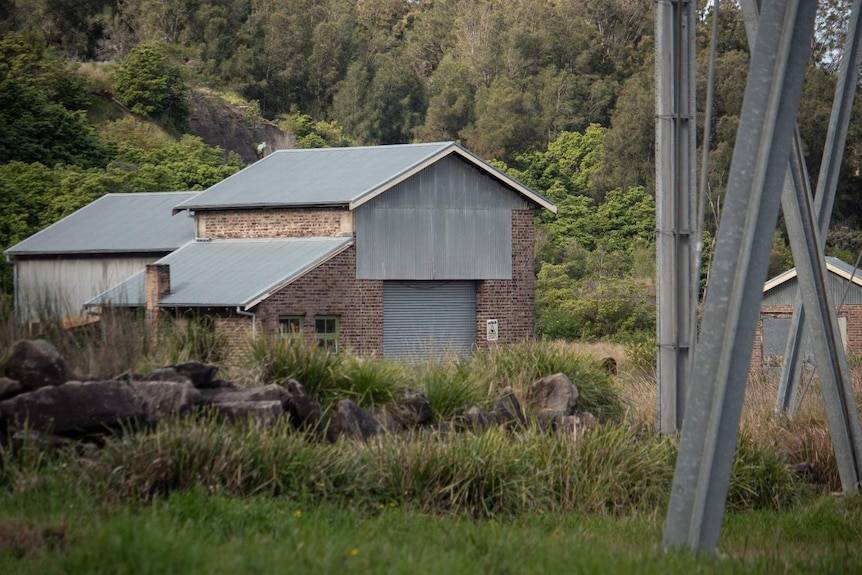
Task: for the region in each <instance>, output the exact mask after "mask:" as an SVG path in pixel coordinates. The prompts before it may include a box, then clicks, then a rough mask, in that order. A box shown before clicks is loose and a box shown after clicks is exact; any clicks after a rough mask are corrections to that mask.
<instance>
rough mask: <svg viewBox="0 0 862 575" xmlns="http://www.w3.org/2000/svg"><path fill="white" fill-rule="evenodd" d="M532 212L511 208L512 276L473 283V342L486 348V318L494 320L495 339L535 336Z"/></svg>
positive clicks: (503, 339) (516, 340)
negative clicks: (496, 328) (497, 330)
mask: <svg viewBox="0 0 862 575" xmlns="http://www.w3.org/2000/svg"><path fill="white" fill-rule="evenodd" d="M534 218H535V213H534V211H533V210H532V209H522V210H513V211H512V279H511V280H485V281H480V282H477V287H476V345H477V347H479V348H480V349H484V348H487V347H488V345H489V343H488V341H487V329H486V326H487V321H488V320H489V319H496V320H497V322H498V329H499V332H498V340H497V343H515V342H519V341H524V340H529V339H532V338H533V337H534V336H535V319H534V308H535V291H534V290H535V286H536V276H535V273H534V271H533V245H534V243H535V239H536V234H535V231H536V229H535V223H534Z"/></svg>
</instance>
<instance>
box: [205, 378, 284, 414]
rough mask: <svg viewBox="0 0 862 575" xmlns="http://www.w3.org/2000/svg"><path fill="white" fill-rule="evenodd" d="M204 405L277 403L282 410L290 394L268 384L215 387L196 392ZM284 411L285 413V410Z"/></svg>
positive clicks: (274, 385) (277, 386)
mask: <svg viewBox="0 0 862 575" xmlns="http://www.w3.org/2000/svg"><path fill="white" fill-rule="evenodd" d="M198 393H200V394H201V397H202V398H203V402H204V403H206V404H215V403H232V402H244V401H246V402H247V401H278V402H279V403H281V404H282V407H283V408H286V407H287V404H288V402H289V401H290V398H291V395H290V392H289V391H287V390H286V389H285V388H283V387H281V386H280V385H276V384H274V383H270V384H269V385H264V386H260V387H235V388H230V387H215V388H203V389H200V390H199V391H198ZM285 411H287V410H286V409H285Z"/></svg>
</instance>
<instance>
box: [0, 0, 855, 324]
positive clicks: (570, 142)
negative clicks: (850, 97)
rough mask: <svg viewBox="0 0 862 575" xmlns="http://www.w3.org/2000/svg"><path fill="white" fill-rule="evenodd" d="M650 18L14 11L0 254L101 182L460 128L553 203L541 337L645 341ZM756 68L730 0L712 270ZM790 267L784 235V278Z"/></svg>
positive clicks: (533, 3)
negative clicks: (750, 67)
mask: <svg viewBox="0 0 862 575" xmlns="http://www.w3.org/2000/svg"><path fill="white" fill-rule="evenodd" d="M701 4H703V5H705V4H706V3H705V2H702V3H701ZM822 4H824V6H825V7H824V9H823V10H822V13H821V14H820V18H819V20H818V33H817V35H816V41H815V45H814V50H813V51H812V59H811V65H810V69H809V74H808V80H807V82H806V85H805V89H804V95H803V102H802V107H801V111H800V130H801V133H802V137H803V139H804V141H805V143H806V153H807V156H806V160H807V164H808V166H807V167H808V170H809V173H810V175H811V177H812V179H813V180H816V178H817V174H818V170H819V163H820V156H821V150H822V145H823V141H824V138H825V133H826V128H827V124H828V118H829V109H830V106H831V101H832V92H833V89H834V85H835V76H836V66H837V61H836V59H835V58H834V54H835V53H836V52H835V50H836V48H839V47H840V44H841V41H842V38H841V35H840V33H835V31H836V30H840V29H841V26H842V17H843V16H844V15H845V14H846V12H847V5H848V2H846V0H835V1H833V2H827V3H822ZM827 8H828V9H827ZM702 10H703V14H702V15H703V16H704V17H703V18H701V19H699V20H698V26H699V30H698V77H699V83H698V94H699V95H700V96H701V97H702V95H703V94H705V86H704V81H703V78H704V77H705V75H706V63H707V59H708V58H707V57H708V53H707V50H708V44H709V42H708V28H709V24H710V19H709V18H708V17H707V16H708V15H709V9H708V8H707V7H705V6H704V7H702ZM652 18H653V11H652V4H651V3H649V2H643V1H641V0H555V1H553V2H548V1H547V0H518V1H505V2H504V1H499V0H363V1H362V2H357V1H355V0H211V1H204V0H195V1H191V2H185V1H182V2H181V1H179V0H124V1H123V2H114V1H108V0H87V1H82V2H50V1H48V0H28V1H26V2H25V1H13V2H6V3H3V4H0V34H2V37H0V247H3V248H6V247H9V246H11V245H13V244H14V243H16V242H18V241H20V240H22V239H24V238H25V237H27V236H28V235H30V234H32V233H34V232H35V231H38V230H39V229H41V228H43V227H45V226H46V225H48V224H50V223H52V222H53V221H56V220H57V219H58V218H60V217H62V216H64V215H66V214H68V213H70V212H71V211H74V210H75V209H77V208H79V207H81V206H83V205H85V204H87V203H88V202H90V201H92V200H93V199H95V198H97V197H99V196H100V195H102V194H104V193H108V192H138V191H156V190H197V189H204V188H206V187H208V186H210V185H212V184H214V183H215V182H217V181H219V180H220V179H222V178H224V177H226V176H227V175H230V174H231V173H234V172H235V171H237V170H239V169H240V168H241V167H242V166H243V165H245V164H248V163H250V162H252V161H254V160H256V159H257V157H258V154H257V150H258V147H259V146H260V145H261V144H262V143H264V142H265V143H266V147H265V148H262V149H263V153H267V152H269V151H272V150H275V149H279V148H286V147H320V146H345V145H357V144H389V143H399V142H414V141H439V140H456V141H459V142H461V143H462V144H463V145H465V146H466V147H467V148H469V149H471V150H472V151H474V152H476V153H477V154H479V155H480V156H482V157H483V158H485V159H487V160H490V161H493V162H494V163H495V165H497V166H498V167H500V168H501V169H504V170H506V171H508V172H510V173H511V174H513V175H514V176H516V177H518V178H519V179H521V180H523V181H524V182H525V183H526V184H528V185H529V186H531V187H533V188H534V189H536V190H537V191H539V192H540V193H542V194H545V195H546V196H548V197H549V198H550V199H551V200H553V201H554V202H555V203H556V204H557V206H558V207H559V214H558V215H557V216H556V217H552V216H551V215H550V214H541V215H540V221H539V228H540V230H539V232H540V233H539V242H538V246H537V263H536V272H537V274H538V283H537V301H536V303H537V327H538V329H539V331H540V332H541V333H543V334H545V335H548V336H552V337H564V338H582V337H586V338H604V337H611V338H617V339H619V338H623V339H631V338H635V339H637V338H638V337H642V334H649V333H651V332H652V331H653V325H654V319H653V316H654V293H653V292H654V287H653V275H654V270H653V266H652V263H651V262H652V261H653V259H654V249H655V248H654V243H655V241H654V235H655V232H654V228H655V216H654V212H655V208H654V186H655V183H654V96H653V94H654V88H653V68H654V56H653V50H654V48H653V38H652V35H653V21H652ZM747 61H748V47H747V43H746V41H745V33H744V28H743V25H742V20H741V15H740V13H739V10H738V8H737V7H736V6H734V5H733V3H728V5H727V6H723V10H722V16H721V26H720V38H719V54H718V61H717V72H716V74H717V81H716V100H715V118H714V119H713V130H712V133H713V136H712V141H710V142H708V145H709V148H710V150H711V158H710V164H709V174H708V176H709V184H710V185H709V193H708V197H707V206H706V215H707V222H706V232H705V243H706V246H707V250H706V256H707V257H705V262H706V264H708V262H709V251H710V250H709V248H710V241H711V238H712V237H714V232H715V228H716V225H717V221H718V219H719V218H720V214H721V208H722V203H723V192H724V186H725V184H726V181H727V175H728V171H729V166H730V157H731V153H732V148H733V139H734V137H735V132H736V126H737V123H738V115H739V110H740V107H741V101H742V94H743V89H744V85H745V79H746V74H747ZM701 108H702V106H701ZM859 112H860V110H859V107H858V106H857V108H856V109H855V110H854V115H853V120H852V122H851V129H850V134H849V137H848V143H847V151H846V153H845V156H844V166H843V170H842V177H841V181H840V183H839V195H838V201H837V204H836V213H835V216H834V221H835V222H836V225H835V229H834V231H833V232H832V233H831V234H830V237H829V252H830V253H831V254H833V255H838V256H840V257H843V258H844V259H845V260H849V261H853V260H855V256H856V254H857V253H858V252H859V251H860V249H862V235H860V234H859V233H857V229H858V227H859V224H860V216H862V205H860V203H859V200H858V194H857V193H855V191H856V190H857V189H858V186H859V174H860V173H862V115H860V113H859ZM700 120H702V119H700ZM700 123H702V122H700ZM2 265H3V266H4V267H3V268H2V270H3V273H2V274H0V288H2V291H3V292H5V293H8V292H9V291H10V290H11V281H10V276H9V268H8V265H6V264H2ZM790 265H792V261H791V258H790V254H789V250H788V249H787V247H786V239H785V238H784V236H783V233H782V232H781V231H779V232H778V233H777V234H776V238H775V245H774V250H773V258H772V262H771V269H770V273H778V272H780V271H783V270H784V269H786V268H787V267H789V266H790ZM704 277H705V274H704ZM560 311H563V312H564V313H559V312H560Z"/></svg>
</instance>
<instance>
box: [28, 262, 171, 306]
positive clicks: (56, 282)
mask: <svg viewBox="0 0 862 575" xmlns="http://www.w3.org/2000/svg"><path fill="white" fill-rule="evenodd" d="M156 259H157V258H156V257H154V256H149V257H130V258H86V259H71V258H63V259H38V260H31V259H26V258H22V259H19V260H17V261H16V263H15V269H16V273H17V275H18V290H17V293H16V304H17V306H18V310H19V314H21V315H20V317H21V318H22V319H24V320H25V321H35V320H36V319H38V316H39V313H40V312H42V313H45V312H53V313H59V314H60V315H61V316H63V317H68V316H74V315H78V314H80V313H81V312H82V308H83V306H84V304H85V303H86V302H87V301H89V300H90V299H92V298H94V297H96V296H97V295H98V294H100V293H102V292H103V291H105V290H107V289H109V288H111V287H113V286H115V285H117V284H119V283H120V282H123V281H124V280H126V279H127V278H128V277H129V276H132V275H134V274H135V273H137V272H139V271H141V270H142V269H143V268H144V267H145V266H146V265H147V264H151V263H153V262H154V261H155V260H156Z"/></svg>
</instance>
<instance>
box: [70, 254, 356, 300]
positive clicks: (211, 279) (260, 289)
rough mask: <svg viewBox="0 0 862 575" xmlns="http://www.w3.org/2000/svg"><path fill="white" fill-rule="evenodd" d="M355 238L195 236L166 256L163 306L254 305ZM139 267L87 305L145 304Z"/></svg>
mask: <svg viewBox="0 0 862 575" xmlns="http://www.w3.org/2000/svg"><path fill="white" fill-rule="evenodd" d="M352 243H353V238H351V237H337V238H282V239H247V240H212V241H194V242H191V243H189V244H187V245H185V246H183V247H182V248H180V249H179V250H177V251H175V252H174V253H172V254H170V255H168V256H165V257H164V258H162V259H160V260H159V261H158V262H156V263H159V264H168V265H170V266H171V268H170V269H171V293H170V294H169V295H168V296H166V297H164V298H162V300H161V302H160V305H161V306H162V307H207V306H212V307H234V306H241V307H251V306H254V305H257V304H258V303H259V302H260V301H262V300H263V299H265V298H266V297H267V296H268V295H269V294H270V293H271V292H272V291H274V290H277V289H280V288H281V287H283V286H285V285H286V284H288V283H290V282H291V281H293V280H295V279H297V278H299V277H301V276H302V275H304V274H305V273H306V272H308V271H310V270H312V269H314V268H315V267H317V266H318V265H320V264H321V263H323V262H324V261H326V260H328V259H329V258H331V257H332V256H334V255H336V254H338V253H339V252H341V251H342V250H344V249H345V248H347V247H348V246H350V245H351V244H352ZM144 283H145V274H144V273H143V272H142V273H139V274H136V275H135V276H133V277H131V278H129V279H128V280H126V281H125V282H123V283H122V284H120V285H118V286H116V287H114V288H112V289H110V290H108V291H107V292H105V293H103V294H100V295H99V296H97V297H96V298H94V299H92V300H90V301H89V302H87V303H86V304H85V305H86V306H98V305H115V306H135V307H136V306H143V305H144V304H145V295H144Z"/></svg>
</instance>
